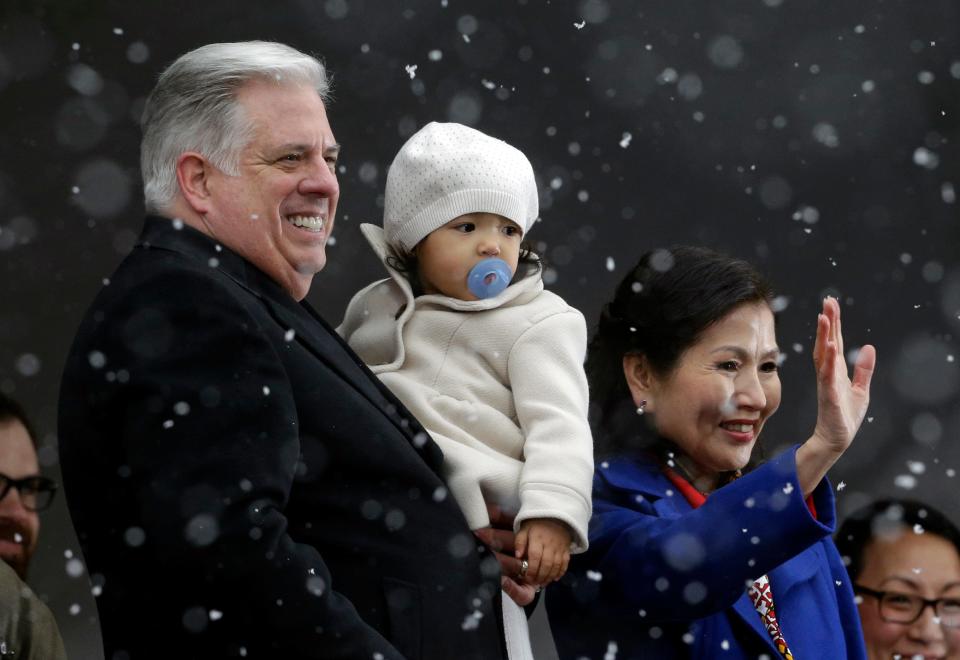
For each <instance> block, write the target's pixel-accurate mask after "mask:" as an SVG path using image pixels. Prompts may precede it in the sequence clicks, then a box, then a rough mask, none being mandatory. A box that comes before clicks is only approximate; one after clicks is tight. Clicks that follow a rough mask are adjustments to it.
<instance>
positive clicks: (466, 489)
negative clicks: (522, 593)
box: [338, 123, 593, 658]
mask: <svg viewBox="0 0 960 660" xmlns="http://www.w3.org/2000/svg"><path fill="white" fill-rule="evenodd" d="M538 212H539V206H538V202H537V188H536V182H535V179H534V174H533V168H532V167H531V165H530V162H529V161H528V160H527V158H526V157H525V156H524V155H523V154H522V153H521V152H520V151H519V150H517V149H515V148H514V147H512V146H510V145H508V144H506V143H505V142H503V141H501V140H497V139H494V138H491V137H489V136H487V135H485V134H483V133H481V132H479V131H476V130H474V129H472V128H468V127H466V126H461V125H459V124H440V123H430V124H428V125H427V126H425V127H424V128H422V129H421V130H420V131H418V132H417V133H416V134H415V135H413V136H412V137H411V138H410V139H409V140H408V141H407V142H406V144H404V145H403V147H402V148H401V149H400V152H399V153H398V154H397V156H396V158H395V159H394V161H393V164H392V165H391V166H390V170H389V172H388V174H387V187H386V196H385V203H384V219H383V229H382V230H381V229H380V228H379V227H376V226H374V225H370V224H364V225H362V226H361V231H362V232H363V234H364V236H365V237H366V238H367V240H368V241H369V242H370V244H371V246H372V247H373V249H374V250H375V251H376V253H377V255H378V256H379V257H380V259H381V261H382V262H383V264H384V266H385V267H386V269H387V271H388V273H389V275H390V277H389V278H388V279H385V280H380V281H378V282H374V283H373V284H371V285H369V286H367V287H366V288H364V289H362V290H361V291H360V292H358V293H357V294H356V295H355V296H354V298H353V300H351V302H350V304H349V306H348V308H347V312H346V315H345V318H344V321H343V324H342V325H341V326H340V328H338V331H339V332H340V334H341V335H342V336H343V337H344V338H345V339H346V341H347V342H348V343H349V344H350V347H351V348H353V350H354V351H356V353H357V354H358V355H359V356H360V357H361V359H362V360H363V361H364V362H365V363H366V364H367V365H368V366H369V367H370V369H371V370H372V371H373V372H374V373H375V374H377V375H378V377H379V378H380V379H381V380H382V381H383V382H384V383H385V384H386V385H387V386H388V387H389V388H390V389H391V390H392V391H393V392H394V393H395V394H396V395H397V397H398V398H399V399H400V400H401V401H402V402H403V403H404V405H405V406H406V407H407V408H408V409H409V410H410V411H411V412H412V413H413V414H414V416H416V418H417V419H418V420H420V422H421V423H422V424H423V426H424V428H426V429H427V430H428V431H429V433H430V435H431V436H432V437H433V439H434V440H435V441H436V442H437V444H438V445H439V446H440V448H441V449H442V450H443V453H444V477H445V478H446V480H447V484H448V486H449V488H450V492H451V493H452V494H453V496H454V497H455V498H456V500H457V503H458V504H459V506H460V508H461V509H462V510H463V513H464V515H465V517H466V519H467V522H468V524H469V525H470V527H471V529H479V528H483V527H486V526H488V525H489V524H490V521H489V517H488V513H487V505H495V506H499V507H501V508H502V509H504V510H506V511H508V512H510V513H515V514H516V518H515V531H516V552H517V557H518V558H522V560H523V561H522V563H521V565H522V567H523V568H522V569H521V573H522V575H521V576H519V577H521V578H522V579H523V581H525V582H527V583H529V584H534V585H537V586H538V587H539V586H542V585H545V584H547V583H549V582H551V581H552V580H556V579H559V577H560V576H561V575H562V574H563V573H564V572H565V571H566V568H567V564H568V562H569V557H570V552H571V551H572V552H582V551H583V550H585V549H586V547H587V522H588V520H589V519H590V513H591V505H590V490H591V479H592V476H593V448H592V441H591V436H590V429H589V426H588V423H587V383H586V378H585V376H584V373H583V366H582V365H583V358H584V354H585V350H586V324H585V323H584V319H583V315H582V314H580V312H578V311H577V310H575V309H574V308H572V307H570V306H569V305H567V304H566V303H565V302H564V301H563V300H562V299H561V298H560V297H558V296H556V295H554V294H553V293H550V292H548V291H545V290H544V288H543V281H542V278H541V265H540V262H539V259H537V258H536V257H535V256H534V255H532V254H530V253H529V252H528V251H527V250H525V249H524V248H523V247H521V240H522V238H523V237H524V235H525V234H526V232H528V231H529V230H530V229H531V226H532V225H533V223H534V221H535V220H536V219H537V215H538ZM511 609H514V610H518V611H519V612H520V615H522V610H519V608H516V606H515V605H514V604H513V602H512V601H509V600H508V599H504V617H505V629H506V635H507V642H508V648H511V649H512V650H511V658H517V657H523V656H527V657H529V656H528V653H529V651H527V652H526V653H522V652H518V651H516V648H517V647H516V645H512V644H511V637H514V639H516V638H517V637H518V636H519V637H520V638H521V639H520V642H519V645H520V646H521V647H522V646H524V645H525V646H526V648H527V649H528V648H529V641H528V640H527V641H525V642H524V641H523V640H525V639H526V637H525V635H526V620H525V617H522V616H521V618H520V619H519V621H522V630H519V631H518V630H516V629H515V628H513V629H512V626H514V625H519V624H511V623H510V616H511V614H510V610H511ZM514 617H515V618H516V616H515V613H514Z"/></svg>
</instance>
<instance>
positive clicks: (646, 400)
mask: <svg viewBox="0 0 960 660" xmlns="http://www.w3.org/2000/svg"><path fill="white" fill-rule="evenodd" d="M623 377H624V378H626V380H627V387H628V388H629V389H630V395H631V396H632V397H633V403H634V404H635V405H636V406H637V407H640V406H641V404H643V406H644V407H645V409H646V411H647V412H652V411H653V405H654V402H653V399H654V396H653V394H654V386H655V385H656V375H655V374H654V373H653V370H652V369H651V368H650V362H649V361H648V360H647V358H646V356H644V355H643V354H641V353H627V354H626V355H624V356H623Z"/></svg>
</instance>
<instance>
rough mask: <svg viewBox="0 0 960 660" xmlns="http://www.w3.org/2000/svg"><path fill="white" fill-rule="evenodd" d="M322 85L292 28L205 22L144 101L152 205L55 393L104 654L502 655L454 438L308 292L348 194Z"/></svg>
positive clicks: (493, 576) (492, 585) (493, 566)
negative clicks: (434, 435) (447, 447)
mask: <svg viewBox="0 0 960 660" xmlns="http://www.w3.org/2000/svg"><path fill="white" fill-rule="evenodd" d="M327 87H328V85H327V79H326V75H325V72H324V68H323V66H322V65H321V64H320V63H319V62H318V61H317V60H316V59H314V58H312V57H310V56H307V55H305V54H303V53H300V52H299V51H296V50H294V49H292V48H290V47H288V46H284V45H282V44H275V43H265V42H246V43H235V44H211V45H208V46H204V47H202V48H198V49H196V50H194V51H191V52H189V53H187V54H185V55H183V56H182V57H180V58H179V59H178V60H176V61H175V62H174V63H173V64H172V65H170V67H169V68H168V69H167V70H166V71H164V73H163V74H162V75H161V76H160V79H159V81H158V83H157V85H156V87H155V89H154V90H153V92H152V93H151V95H150V97H149V98H148V100H147V104H146V108H145V111H144V118H143V128H144V136H143V143H142V170H143V178H144V194H145V198H146V207H147V210H148V212H149V213H150V214H151V215H150V217H148V218H147V220H146V224H145V227H144V230H143V234H142V235H141V238H140V240H139V242H138V244H137V245H136V247H135V248H134V249H133V251H132V253H131V254H130V255H129V256H128V257H127V258H126V259H125V260H124V262H123V263H122V264H121V265H120V267H119V268H118V269H117V271H116V272H115V273H114V275H113V276H112V277H111V278H110V280H109V284H108V285H106V286H105V287H104V288H103V289H102V290H101V292H100V294H99V295H98V296H97V298H96V300H95V301H94V303H93V305H92V306H91V308H90V310H89V312H88V313H87V315H86V317H85V318H84V320H83V322H82V325H81V327H80V329H79V330H78V333H77V337H76V340H75V341H74V344H73V347H72V349H71V352H70V356H69V358H68V362H67V365H66V369H65V372H64V376H63V382H62V387H61V399H60V419H59V421H60V428H59V437H60V456H61V466H62V471H63V478H64V490H65V495H66V497H67V501H68V504H69V506H70V510H71V514H72V516H73V521H74V524H75V525H76V528H77V532H78V535H79V538H80V543H81V546H82V548H83V551H84V555H85V557H86V560H87V563H88V568H89V571H90V574H91V578H92V580H93V582H94V584H95V586H96V588H97V591H98V596H97V605H98V610H99V614H100V620H101V625H102V628H103V637H104V644H105V647H106V648H105V650H106V657H107V658H110V659H119V658H132V659H133V660H137V659H139V658H153V657H176V658H205V659H206V658H223V657H247V658H252V657H257V658H389V659H399V658H404V657H406V658H425V659H428V658H429V659H435V660H446V659H449V658H475V659H478V660H479V659H481V658H484V659H487V658H501V657H503V641H502V632H501V630H500V628H499V625H500V624H499V621H500V617H499V616H498V613H497V612H496V608H497V603H498V598H497V596H498V591H499V589H500V567H499V564H498V561H497V558H496V557H495V556H494V555H493V554H492V553H491V552H490V551H489V550H488V549H487V547H486V546H484V545H482V544H478V543H477V541H476V540H475V538H474V537H473V536H472V535H471V533H470V530H469V528H468V526H467V524H466V522H465V520H464V519H463V516H462V514H461V513H460V510H459V508H458V507H457V505H456V502H454V501H453V499H452V498H451V497H448V496H447V490H446V487H445V485H444V483H443V480H442V478H441V476H440V472H439V468H440V464H441V462H442V454H441V453H440V451H439V449H438V448H437V447H436V445H435V444H434V443H433V441H432V440H431V439H430V438H429V436H428V435H427V434H426V432H424V431H423V429H422V428H421V427H420V425H419V424H418V423H417V421H416V420H415V419H414V418H413V417H412V416H410V415H409V413H407V411H406V410H405V409H404V408H403V406H402V405H401V404H400V403H399V402H398V401H397V400H396V399H395V398H394V397H393V396H392V395H391V394H390V392H389V391H388V390H386V389H385V388H384V387H383V386H382V385H381V384H380V383H379V381H378V380H377V379H376V378H375V377H373V376H372V375H371V374H370V373H369V371H367V370H366V368H365V367H364V366H363V364H362V363H361V362H360V361H359V360H358V359H357V358H356V356H355V355H354V354H353V353H352V352H351V351H350V349H349V348H347V347H346V345H345V344H343V342H342V341H340V339H339V338H338V337H337V335H336V334H335V333H334V332H333V331H332V330H331V328H330V327H329V326H328V325H327V324H326V323H325V322H324V321H323V319H321V318H320V317H319V316H318V315H317V314H316V312H314V311H313V309H312V308H311V307H310V306H309V305H308V304H307V303H306V302H304V300H303V299H304V296H305V295H306V294H307V290H308V289H309V287H310V284H311V281H312V279H313V276H314V275H315V274H316V273H317V272H319V271H320V270H321V269H322V268H323V266H324V264H325V262H326V254H325V246H326V243H327V240H328V237H329V236H330V233H331V231H332V229H333V224H334V215H335V211H336V208H337V200H338V197H339V188H338V185H337V178H336V168H335V166H336V161H337V155H338V151H339V146H338V144H337V142H336V140H335V139H334V136H333V131H332V130H331V128H330V124H329V122H328V120H327V115H326V108H325V100H326V97H327ZM501 560H502V561H504V562H509V561H515V560H506V559H502V558H501ZM507 565H508V566H509V563H507Z"/></svg>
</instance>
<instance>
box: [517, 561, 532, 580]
mask: <svg viewBox="0 0 960 660" xmlns="http://www.w3.org/2000/svg"><path fill="white" fill-rule="evenodd" d="M528 568H530V562H528V561H527V560H526V559H521V560H520V573H519V576H520V579H521V580H522V579H523V578H525V577H527V569H528Z"/></svg>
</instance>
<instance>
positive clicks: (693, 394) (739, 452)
mask: <svg viewBox="0 0 960 660" xmlns="http://www.w3.org/2000/svg"><path fill="white" fill-rule="evenodd" d="M778 355H779V349H778V348H777V338H776V332H775V329H774V322H773V312H771V311H770V307H769V306H768V305H767V304H766V303H763V302H757V303H744V304H742V305H739V306H738V307H735V308H734V309H733V310H732V311H731V312H729V313H728V314H727V315H726V316H724V317H723V318H721V319H720V320H719V321H717V322H716V323H714V324H712V325H710V326H708V327H707V328H706V329H705V330H704V331H703V333H702V334H701V335H700V338H699V339H698V340H697V342H696V343H694V344H693V345H692V346H690V347H689V348H688V349H687V350H685V351H684V352H683V354H682V355H681V356H680V358H679V360H678V362H677V364H676V366H675V367H674V368H673V369H672V370H671V372H670V373H669V374H665V375H658V374H655V373H652V372H650V371H649V368H648V367H646V366H645V362H644V360H643V359H642V357H640V356H634V355H628V356H627V357H626V358H625V360H624V370H625V372H626V376H627V382H628V384H629V385H630V389H631V392H632V394H633V397H634V400H635V401H636V402H637V403H639V401H641V400H646V401H647V402H648V403H647V406H646V410H647V411H648V412H649V413H651V415H652V421H653V424H654V426H655V428H656V430H657V433H658V434H659V435H660V436H662V437H663V438H665V439H667V440H670V441H672V442H673V443H674V444H676V445H677V447H678V448H679V449H680V451H681V452H682V453H683V456H681V457H679V460H680V462H681V465H682V466H683V467H684V468H686V469H687V471H688V472H689V473H690V475H691V476H692V477H693V478H694V482H695V484H694V485H696V486H697V487H699V488H701V490H712V489H713V488H714V487H716V479H717V477H718V476H719V474H720V473H721V472H728V471H732V470H737V469H740V468H742V467H744V466H745V465H746V464H747V462H748V461H749V460H750V455H751V453H752V451H753V447H754V445H755V444H756V441H757V437H758V436H759V435H760V431H761V430H762V429H763V424H764V422H766V420H767V418H768V417H770V415H772V414H773V413H774V412H775V411H776V410H777V407H778V406H779V405H780V376H779V373H778V370H777V357H778ZM637 370H640V371H639V372H638V371H637ZM644 370H646V374H643V373H640V372H642V371H644Z"/></svg>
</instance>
